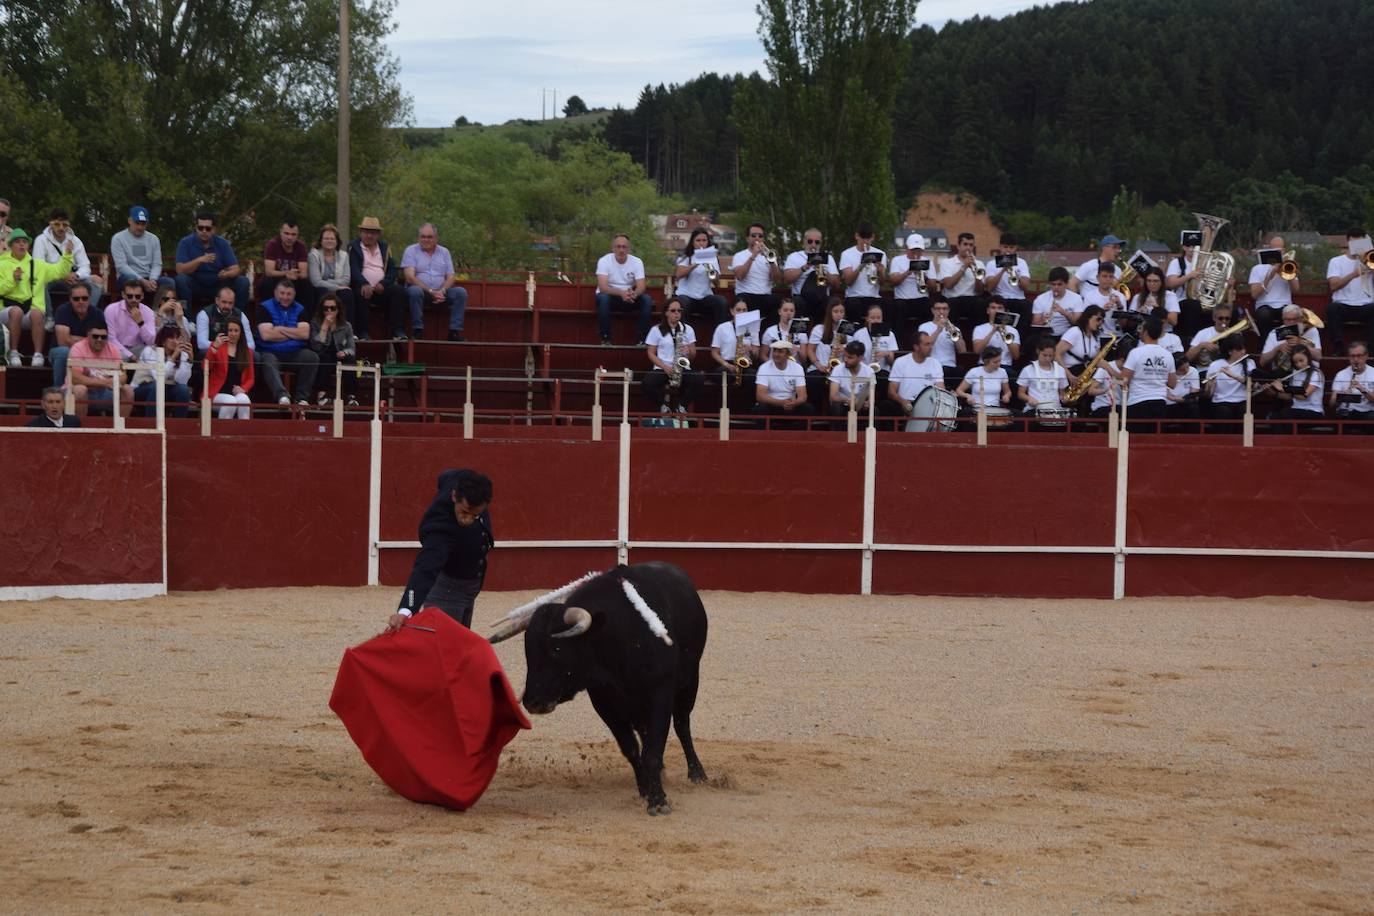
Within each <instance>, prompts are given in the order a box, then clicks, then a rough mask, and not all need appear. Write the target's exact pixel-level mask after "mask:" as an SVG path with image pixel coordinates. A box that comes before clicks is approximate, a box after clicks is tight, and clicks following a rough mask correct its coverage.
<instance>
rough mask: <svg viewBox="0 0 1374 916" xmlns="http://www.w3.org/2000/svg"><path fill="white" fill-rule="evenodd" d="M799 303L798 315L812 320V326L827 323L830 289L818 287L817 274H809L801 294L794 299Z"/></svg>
mask: <svg viewBox="0 0 1374 916" xmlns="http://www.w3.org/2000/svg"><path fill="white" fill-rule="evenodd" d="M792 298H793V299H794V300H795V301H796V303H797V314H798V315H801V316H802V317H804V318H810V319H811V324H812V325H820V324H823V323H824V322H825V310H826V306H827V305H828V304H829V303H830V288H829V287H828V286H818V285H817V284H816V277H815V274H807V276H806V282H804V283H803V284H802V288H801V292H800V293H797V295H795V296H793V297H792Z"/></svg>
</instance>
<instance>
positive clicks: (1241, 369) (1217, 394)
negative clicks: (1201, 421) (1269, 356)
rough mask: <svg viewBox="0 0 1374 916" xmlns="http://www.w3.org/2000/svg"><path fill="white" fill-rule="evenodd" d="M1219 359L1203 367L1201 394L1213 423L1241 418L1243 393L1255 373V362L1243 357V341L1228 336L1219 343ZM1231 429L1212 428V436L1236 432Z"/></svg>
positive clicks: (1243, 408) (1236, 336)
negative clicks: (1206, 401) (1206, 402)
mask: <svg viewBox="0 0 1374 916" xmlns="http://www.w3.org/2000/svg"><path fill="white" fill-rule="evenodd" d="M1221 353H1222V358H1221V359H1218V360H1215V361H1213V362H1212V364H1211V365H1210V366H1208V367H1207V380H1206V381H1205V382H1203V383H1202V391H1203V393H1204V394H1206V395H1207V397H1208V398H1210V400H1209V401H1208V405H1207V416H1208V417H1210V418H1212V419H1213V420H1239V419H1240V418H1241V417H1242V416H1244V415H1245V389H1246V388H1247V386H1249V384H1250V377H1251V376H1252V375H1254V372H1255V361H1254V360H1252V359H1251V358H1250V357H1248V356H1246V355H1245V341H1243V340H1241V336H1240V335H1239V334H1232V335H1231V336H1230V337H1228V338H1226V339H1225V340H1223V341H1222V342H1221ZM1236 431H1237V430H1236V428H1235V427H1233V426H1227V425H1224V424H1223V425H1219V426H1213V427H1212V432H1222V433H1224V432H1236Z"/></svg>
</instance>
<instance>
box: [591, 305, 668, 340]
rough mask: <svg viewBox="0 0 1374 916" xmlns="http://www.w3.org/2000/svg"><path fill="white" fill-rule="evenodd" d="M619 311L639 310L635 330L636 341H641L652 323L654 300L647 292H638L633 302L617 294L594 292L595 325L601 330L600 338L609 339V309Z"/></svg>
mask: <svg viewBox="0 0 1374 916" xmlns="http://www.w3.org/2000/svg"><path fill="white" fill-rule="evenodd" d="M613 308H614V309H615V310H617V311H621V312H628V311H631V310H632V309H638V310H639V325H638V329H637V330H636V331H635V334H636V335H637V336H636V339H635V342H636V343H643V342H644V338H645V337H648V336H649V328H651V327H653V324H654V300H652V299H650V298H649V294H648V293H640V294H639V296H638V298H636V299H635V300H634V301H633V302H626V301H625V300H624V299H622V298H620V297H619V296H608V295H606V294H605V293H597V294H596V325H597V329H598V330H599V331H600V332H601V339H602V340H610V339H611V309H613Z"/></svg>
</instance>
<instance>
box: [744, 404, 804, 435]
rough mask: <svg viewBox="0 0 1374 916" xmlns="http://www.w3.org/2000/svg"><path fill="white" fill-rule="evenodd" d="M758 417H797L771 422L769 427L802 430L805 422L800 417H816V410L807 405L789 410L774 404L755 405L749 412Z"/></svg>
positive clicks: (800, 405)
mask: <svg viewBox="0 0 1374 916" xmlns="http://www.w3.org/2000/svg"><path fill="white" fill-rule="evenodd" d="M750 412H751V413H753V414H754V415H755V416H759V417H789V418H791V417H797V418H798V419H795V420H793V419H788V420H781V421H780V420H773V421H772V422H771V423H770V424H769V425H770V426H772V428H773V429H803V428H805V426H806V422H805V421H804V420H802V419H800V418H801V417H812V416H815V415H816V408H815V407H813V406H811V405H810V404H809V403H808V404H799V405H798V406H796V407H794V408H792V409H791V410H783V409H782V408H781V407H779V406H777V405H776V404H755V405H754V409H753V410H752V411H750Z"/></svg>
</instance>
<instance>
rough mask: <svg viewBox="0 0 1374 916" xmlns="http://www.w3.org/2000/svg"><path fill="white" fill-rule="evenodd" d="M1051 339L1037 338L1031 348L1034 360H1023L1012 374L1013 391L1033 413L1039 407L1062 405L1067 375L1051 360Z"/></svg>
mask: <svg viewBox="0 0 1374 916" xmlns="http://www.w3.org/2000/svg"><path fill="white" fill-rule="evenodd" d="M1054 347H1055V343H1054V341H1053V340H1048V339H1045V338H1041V340H1040V342H1039V343H1038V344H1036V347H1035V362H1033V363H1027V364H1026V366H1025V368H1024V369H1022V370H1021V374H1020V375H1018V376H1017V377H1016V389H1017V390H1016V393H1017V394H1018V395H1020V396H1021V400H1022V401H1023V402H1024V403H1025V405H1026V410H1025V412H1026V413H1028V414H1033V413H1035V412H1036V410H1037V409H1038V408H1040V407H1062V406H1063V403H1064V392H1065V391H1067V390H1068V388H1069V374H1068V373H1067V372H1065V371H1064V367H1063V366H1061V365H1060V364H1059V363H1057V362H1055V360H1054Z"/></svg>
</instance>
